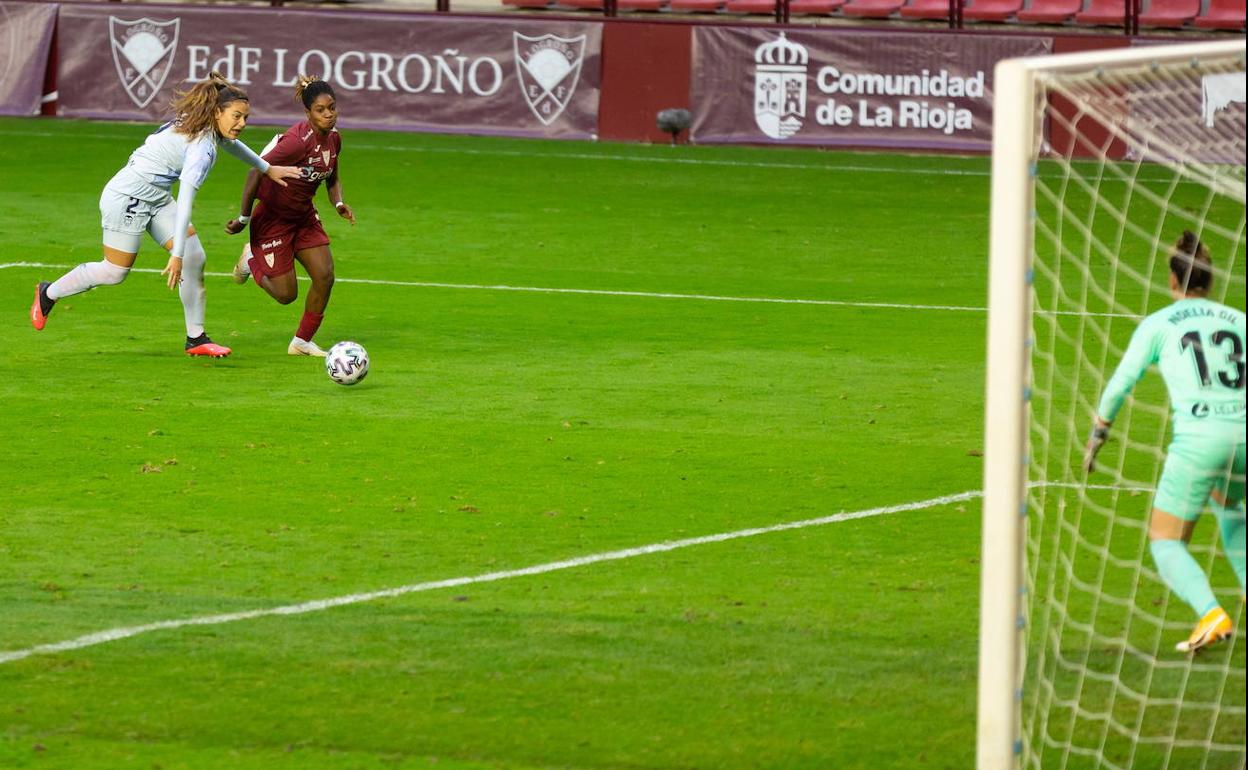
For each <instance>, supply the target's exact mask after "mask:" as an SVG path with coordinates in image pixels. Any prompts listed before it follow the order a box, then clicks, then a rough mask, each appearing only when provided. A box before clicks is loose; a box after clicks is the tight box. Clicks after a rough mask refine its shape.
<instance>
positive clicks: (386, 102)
mask: <svg viewBox="0 0 1248 770" xmlns="http://www.w3.org/2000/svg"><path fill="white" fill-rule="evenodd" d="M59 39H60V41H61V43H60V45H59V49H60V70H59V78H58V81H59V83H60V89H59V94H60V100H59V101H60V110H59V112H60V114H62V115H68V116H75V117H91V118H114V119H130V120H159V119H162V118H163V117H165V115H166V112H165V109H166V107H167V106H168V104H169V101H170V99H171V98H172V97H173V93H174V91H176V90H182V89H185V88H186V87H187V86H188V85H189V84H190V83H193V82H195V81H198V80H201V79H203V78H205V77H206V76H207V75H208V73H209V72H211V71H213V70H216V71H218V72H220V73H221V74H222V75H224V76H225V77H226V78H228V79H229V80H230V81H232V82H234V83H237V84H238V85H240V86H242V87H243V88H245V89H247V91H248V94H249V95H250V96H251V110H252V120H253V122H257V123H289V122H292V121H294V120H296V119H301V118H302V117H303V115H304V113H303V107H302V105H300V104H299V103H297V102H296V101H295V99H294V84H295V79H296V77H297V76H298V75H299V74H301V73H303V74H309V75H315V76H320V77H322V78H324V79H325V80H326V81H328V82H329V83H330V84H332V85H333V87H334V90H335V91H336V92H337V96H338V104H339V108H340V110H341V113H342V119H341V122H342V125H343V126H344V127H348V128H350V127H358V128H388V129H396V128H397V129H407V130H415V131H438V132H451V133H476V134H505V135H511V136H533V137H547V138H593V137H595V136H596V134H597V127H598V96H599V84H600V80H601V50H602V43H601V41H602V31H601V27H600V25H598V24H596V23H585V22H576V21H559V20H550V21H544V20H536V21H531V20H521V19H517V20H515V21H504V20H498V19H463V18H438V17H431V16H415V15H411V14H377V13H368V14H363V13H359V14H352V13H349V12H338V11H335V12H324V11H293V10H291V11H283V12H282V13H281V14H280V15H274V14H273V13H272V12H271V11H266V10H263V9H238V8H232V9H225V8H222V7H221V6H216V7H213V8H179V9H169V8H154V7H147V8H145V7H143V6H138V5H126V6H118V5H111V4H110V5H100V6H89V5H67V6H63V7H62V8H61V15H60V37H59Z"/></svg>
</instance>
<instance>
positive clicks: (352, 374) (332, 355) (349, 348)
mask: <svg viewBox="0 0 1248 770" xmlns="http://www.w3.org/2000/svg"><path fill="white" fill-rule="evenodd" d="M325 371H326V373H328V374H329V379H331V380H333V381H334V382H336V383H338V384H339V385H354V384H355V383H357V382H359V381H360V380H362V379H364V378H365V377H367V376H368V351H367V350H365V349H364V346H363V345H361V344H360V343H358V342H352V341H350V340H346V341H343V342H339V343H338V344H337V345H334V346H333V347H332V348H330V349H329V353H327V354H326V355H325Z"/></svg>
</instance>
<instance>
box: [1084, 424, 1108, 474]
mask: <svg viewBox="0 0 1248 770" xmlns="http://www.w3.org/2000/svg"><path fill="white" fill-rule="evenodd" d="M1109 426H1110V423H1107V422H1104V421H1103V420H1101V418H1099V417H1098V418H1096V422H1095V423H1093V424H1092V435H1090V436H1088V443H1087V444H1086V445H1085V446H1084V447H1083V470H1084V472H1085V473H1091V472H1092V471H1094V470H1096V453H1097V452H1099V451H1101V447H1103V446H1105V441H1106V439H1108V438H1109Z"/></svg>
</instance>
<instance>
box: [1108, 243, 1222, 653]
mask: <svg viewBox="0 0 1248 770" xmlns="http://www.w3.org/2000/svg"><path fill="white" fill-rule="evenodd" d="M1212 284H1213V266H1212V263H1211V261H1210V259H1209V250H1208V249H1207V248H1206V247H1205V246H1204V244H1202V243H1200V241H1199V240H1197V238H1196V236H1195V235H1193V234H1192V233H1190V232H1184V233H1183V237H1182V238H1180V239H1179V242H1178V243H1176V244H1175V246H1174V250H1173V251H1172V252H1171V257H1170V295H1171V296H1172V297H1174V299H1175V300H1176V302H1175V303H1174V304H1173V305H1170V306H1169V307H1167V308H1165V309H1163V310H1159V311H1157V312H1156V313H1153V314H1152V315H1150V316H1148V317H1147V318H1145V319H1144V321H1143V322H1141V323H1140V326H1139V328H1138V329H1136V331H1135V334H1134V335H1132V337H1131V343H1130V344H1129V345H1128V346H1127V352H1126V353H1125V354H1124V355H1123V357H1122V363H1120V364H1119V365H1118V369H1117V370H1116V371H1115V372H1114V376H1113V377H1112V378H1110V380H1109V383H1108V384H1107V385H1106V386H1105V393H1104V394H1103V395H1102V396H1101V403H1100V405H1099V407H1098V408H1097V411H1096V414H1097V417H1096V424H1095V425H1094V426H1093V428H1092V436H1091V437H1090V438H1089V439H1088V444H1087V448H1086V450H1085V453H1084V463H1083V464H1084V469H1085V470H1087V471H1088V472H1089V473H1090V472H1092V470H1093V469H1094V467H1095V460H1096V453H1097V452H1098V451H1100V449H1101V446H1103V445H1104V443H1105V439H1106V437H1108V435H1109V428H1110V425H1111V424H1112V423H1113V421H1114V418H1115V417H1116V416H1117V415H1118V410H1119V409H1120V408H1121V407H1122V402H1123V400H1124V399H1126V397H1127V394H1128V393H1130V392H1131V389H1132V388H1133V387H1135V383H1136V382H1138V381H1139V379H1140V378H1141V377H1143V376H1144V372H1145V370H1146V369H1147V368H1148V367H1149V365H1150V364H1157V365H1158V368H1159V369H1160V370H1161V376H1162V378H1163V379H1164V380H1165V382H1166V390H1167V391H1169V393H1170V404H1171V406H1172V407H1173V409H1174V417H1173V420H1172V423H1173V433H1174V435H1173V438H1172V439H1171V441H1170V447H1169V449H1168V450H1167V451H1166V464H1165V468H1164V469H1163V470H1162V474H1161V481H1160V482H1159V483H1158V485H1157V494H1156V496H1155V497H1154V498H1153V511H1152V515H1151V516H1150V517H1149V523H1148V537H1149V541H1150V547H1149V550H1151V551H1152V554H1153V559H1154V561H1155V562H1156V563H1157V570H1158V572H1160V573H1161V578H1162V580H1164V581H1165V583H1166V585H1167V586H1169V587H1170V590H1172V591H1174V592H1175V593H1176V594H1178V595H1179V596H1180V597H1181V598H1182V599H1183V601H1185V602H1187V603H1188V604H1189V605H1191V607H1192V609H1194V610H1195V611H1196V615H1197V616H1198V617H1199V618H1200V621H1199V622H1198V623H1197V624H1196V628H1195V630H1193V631H1192V634H1191V636H1190V637H1188V639H1187V640H1186V641H1182V642H1179V643H1178V644H1177V645H1175V648H1176V649H1178V650H1179V651H1181V652H1194V651H1196V650H1199V649H1201V648H1202V647H1205V646H1207V645H1210V644H1213V643H1214V642H1218V641H1221V640H1223V639H1226V638H1227V637H1229V636H1231V634H1232V633H1233V632H1234V624H1233V623H1232V622H1231V619H1230V617H1229V616H1227V614H1226V611H1225V610H1224V609H1222V607H1221V605H1219V604H1218V600H1217V599H1216V598H1214V595H1213V589H1212V588H1210V586H1209V578H1208V576H1206V575H1205V573H1204V571H1203V570H1202V569H1201V568H1200V566H1199V565H1198V564H1197V563H1196V560H1195V559H1193V558H1192V556H1191V554H1189V553H1188V550H1187V543H1188V542H1189V541H1190V540H1191V537H1192V530H1193V529H1195V527H1196V519H1197V518H1198V517H1199V516H1200V513H1201V511H1202V510H1204V507H1205V505H1206V503H1211V504H1212V506H1213V510H1214V513H1215V514H1216V515H1217V518H1218V524H1219V526H1220V528H1221V531H1222V550H1223V551H1224V552H1225V553H1226V557H1227V559H1228V560H1229V561H1230V563H1231V567H1232V568H1233V569H1234V571H1235V576H1236V577H1237V578H1239V588H1240V592H1241V594H1242V592H1243V590H1244V338H1245V334H1244V314H1243V313H1242V312H1241V311H1239V310H1236V309H1234V308H1230V307H1227V306H1226V305H1222V304H1219V303H1217V302H1213V301H1212V300H1210V299H1208V298H1207V295H1208V293H1209V289H1210V287H1211V285H1212Z"/></svg>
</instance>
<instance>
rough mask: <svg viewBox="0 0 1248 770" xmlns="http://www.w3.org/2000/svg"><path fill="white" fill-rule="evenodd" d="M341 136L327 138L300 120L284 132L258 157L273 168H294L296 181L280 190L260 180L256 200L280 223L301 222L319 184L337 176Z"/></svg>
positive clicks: (274, 185) (308, 209)
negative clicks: (298, 174)
mask: <svg viewBox="0 0 1248 770" xmlns="http://www.w3.org/2000/svg"><path fill="white" fill-rule="evenodd" d="M341 149H342V135H341V134H339V133H338V131H337V129H334V130H331V131H330V132H329V133H328V134H327V135H325V136H321V135H319V134H317V133H316V131H315V130H314V129H313V128H312V126H311V124H309V123H308V121H306V120H303V121H300V122H298V123H296V124H295V125H293V126H291V127H290V128H289V129H287V130H286V133H284V134H282V135H281V136H280V137H278V139H277V143H276V144H273V145H271V146H270V147H266V148H265V150H264V152H263V153H261V157H263V158H264V159H265V160H267V161H268V162H269V163H272V164H273V165H274V166H298V167H299V169H300V171H301V172H302V173H301V174H300V176H299V178H298V179H287V180H286V186H285V187H282V186H281V185H279V184H278V183H276V182H274V181H273V180H272V179H269V178H268V177H267V176H266V177H263V178H262V179H261V180H260V190H259V193H258V197H259V198H260V200H261V201H263V202H264V205H265V206H266V207H267V208H268V210H269V211H270V212H271V213H272V214H273V216H276V217H279V218H281V219H302V218H304V217H305V216H307V215H308V213H309V212H310V211H312V210H313V204H312V199H313V197H314V196H315V195H316V189H317V188H318V187H320V186H321V182H322V181H324V180H326V179H329V178H330V177H332V176H333V175H334V174H336V173H337V172H338V153H339V151H340V150H341Z"/></svg>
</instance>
